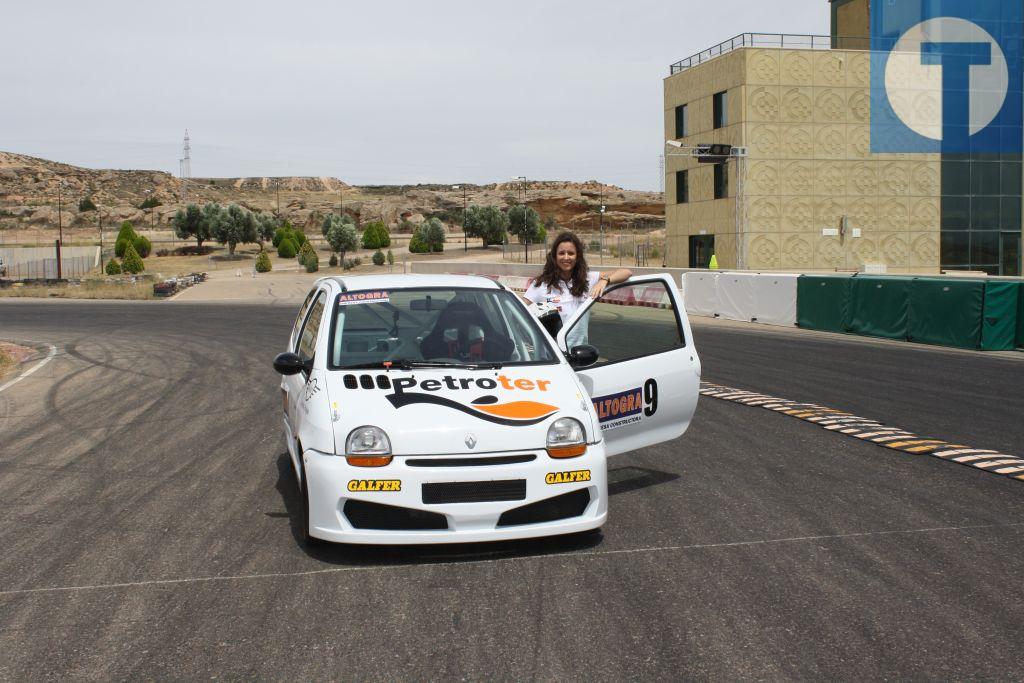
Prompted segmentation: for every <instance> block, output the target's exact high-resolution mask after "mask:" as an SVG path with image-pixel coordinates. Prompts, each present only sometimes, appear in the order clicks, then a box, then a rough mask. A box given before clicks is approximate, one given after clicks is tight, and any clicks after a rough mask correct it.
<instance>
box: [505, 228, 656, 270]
mask: <svg viewBox="0 0 1024 683" xmlns="http://www.w3.org/2000/svg"><path fill="white" fill-rule="evenodd" d="M576 234H577V236H578V237H579V238H580V239H581V240H582V241H583V247H584V253H585V254H586V257H587V262H588V263H589V265H590V266H591V267H594V266H623V267H627V268H628V267H637V268H643V267H661V266H664V265H665V263H666V259H667V257H668V254H667V250H666V246H667V245H666V242H665V237H664V235H662V234H658V233H637V232H630V233H610V232H592V233H590V232H580V233H576ZM552 239H554V236H553V235H548V236H547V237H546V238H545V240H544V242H543V243H539V242H538V243H535V244H534V243H531V244H530V245H526V244H520V243H516V242H513V243H511V244H504V245H502V251H501V254H502V260H503V261H508V262H510V263H536V264H538V265H543V263H544V259H545V258H546V257H547V253H548V250H549V249H550V248H551V240H552Z"/></svg>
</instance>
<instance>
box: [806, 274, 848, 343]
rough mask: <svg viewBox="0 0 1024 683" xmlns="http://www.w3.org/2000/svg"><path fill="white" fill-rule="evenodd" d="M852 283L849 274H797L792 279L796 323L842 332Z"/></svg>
mask: <svg viewBox="0 0 1024 683" xmlns="http://www.w3.org/2000/svg"><path fill="white" fill-rule="evenodd" d="M852 287H853V277H852V276H849V275H801V276H800V277H799V278H798V279H797V281H796V324H797V325H798V326H799V327H802V328H804V329H808V330H824V331H825V332H846V330H847V328H848V322H849V318H850V292H851V290H852Z"/></svg>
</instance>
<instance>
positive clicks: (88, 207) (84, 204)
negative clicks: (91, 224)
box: [78, 197, 96, 211]
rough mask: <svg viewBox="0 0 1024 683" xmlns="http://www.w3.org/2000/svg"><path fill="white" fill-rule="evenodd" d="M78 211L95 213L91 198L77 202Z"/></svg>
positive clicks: (83, 198)
mask: <svg viewBox="0 0 1024 683" xmlns="http://www.w3.org/2000/svg"><path fill="white" fill-rule="evenodd" d="M78 210H79V211H95V210H96V204H95V203H94V202H93V201H92V197H82V200H81V201H80V202H78Z"/></svg>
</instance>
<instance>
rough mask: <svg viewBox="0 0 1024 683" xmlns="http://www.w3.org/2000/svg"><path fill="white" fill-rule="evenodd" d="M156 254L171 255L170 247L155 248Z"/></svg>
mask: <svg viewBox="0 0 1024 683" xmlns="http://www.w3.org/2000/svg"><path fill="white" fill-rule="evenodd" d="M156 255H157V256H170V255H171V250H170V249H157V250H156Z"/></svg>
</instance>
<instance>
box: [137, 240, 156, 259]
mask: <svg viewBox="0 0 1024 683" xmlns="http://www.w3.org/2000/svg"><path fill="white" fill-rule="evenodd" d="M132 246H133V247H135V251H137V252H139V256H140V257H142V258H147V257H148V256H149V253H150V252H151V251H153V243H152V242H150V241H149V238H148V237H143V236H142V235H137V236H136V237H135V239H133V240H132Z"/></svg>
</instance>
